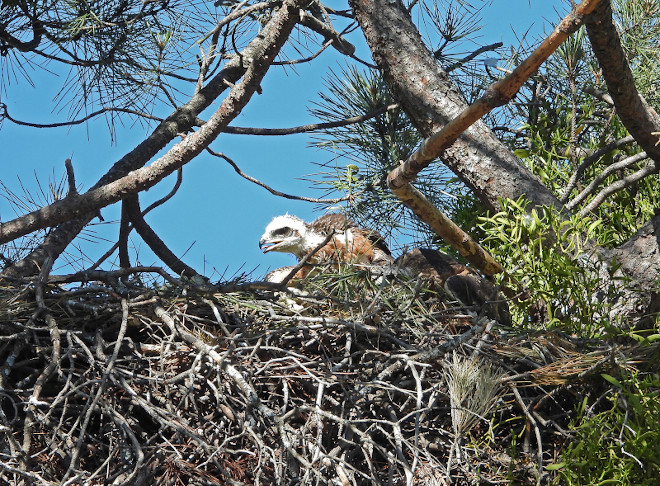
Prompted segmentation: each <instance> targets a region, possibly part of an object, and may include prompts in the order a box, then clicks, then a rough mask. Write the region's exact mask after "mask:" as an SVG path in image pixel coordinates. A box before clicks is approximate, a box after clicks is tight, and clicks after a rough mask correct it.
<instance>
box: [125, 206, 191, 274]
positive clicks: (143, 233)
mask: <svg viewBox="0 0 660 486" xmlns="http://www.w3.org/2000/svg"><path fill="white" fill-rule="evenodd" d="M123 208H126V215H127V216H128V218H129V219H130V221H131V223H133V228H135V231H137V233H138V234H139V235H140V237H141V238H142V239H143V240H144V242H145V243H146V244H147V245H149V248H151V251H153V252H154V254H155V255H156V256H157V257H158V258H160V259H161V260H162V261H163V263H165V265H167V266H168V267H170V268H171V269H172V270H174V271H175V272H176V273H178V274H179V275H181V276H182V277H186V278H188V279H197V278H203V277H202V276H201V275H200V274H199V273H198V272H197V271H196V270H195V269H194V268H192V267H190V266H188V265H186V264H185V263H184V262H183V261H181V259H180V258H179V257H177V256H176V255H175V254H174V252H173V251H172V250H170V249H169V248H168V247H167V245H166V244H165V243H164V242H163V240H161V239H160V238H159V236H158V235H157V234H156V232H155V231H154V230H153V229H152V228H151V226H149V225H148V224H147V222H146V221H145V220H144V218H143V217H142V214H141V211H140V201H139V198H138V195H137V194H135V195H132V196H129V197H127V198H126V199H124V200H123V201H122V209H123Z"/></svg>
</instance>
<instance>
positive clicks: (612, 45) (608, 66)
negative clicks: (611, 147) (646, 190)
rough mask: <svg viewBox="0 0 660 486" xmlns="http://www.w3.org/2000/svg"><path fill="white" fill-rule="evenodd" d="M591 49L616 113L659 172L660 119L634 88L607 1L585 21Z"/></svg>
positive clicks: (609, 4) (601, 3)
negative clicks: (659, 139) (654, 133)
mask: <svg viewBox="0 0 660 486" xmlns="http://www.w3.org/2000/svg"><path fill="white" fill-rule="evenodd" d="M585 24H586V26H587V33H588V34H589V41H591V47H592V48H593V50H594V54H596V58H597V59H598V65H599V66H600V67H601V70H602V72H603V78H604V79H605V83H606V84H607V90H608V92H609V94H610V96H611V97H612V100H613V101H614V106H615V107H616V112H617V114H618V115H619V118H621V121H622V122H623V125H624V126H625V127H626V128H627V129H628V131H629V132H630V134H631V135H632V136H633V137H635V141H636V142H637V143H638V144H639V146H640V147H642V150H644V151H645V152H646V153H647V154H648V156H649V157H651V158H652V159H653V160H654V162H655V164H656V168H658V169H660V145H658V143H657V142H658V136H657V135H653V132H660V117H659V116H658V114H657V113H656V112H655V110H654V109H653V108H651V107H650V106H649V105H648V104H647V103H646V100H645V99H644V98H643V97H642V95H640V94H639V92H638V91H637V88H636V87H635V80H634V78H633V74H632V71H631V70H630V66H629V65H628V59H627V58H626V53H625V52H624V51H623V46H622V45H621V39H620V38H619V34H618V33H617V30H616V27H615V25H614V21H613V19H612V5H611V3H610V0H603V1H602V2H600V4H599V5H598V7H596V9H595V10H594V11H593V12H592V13H591V15H589V16H588V17H587V18H586V19H585Z"/></svg>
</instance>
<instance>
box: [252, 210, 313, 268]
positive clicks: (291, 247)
mask: <svg viewBox="0 0 660 486" xmlns="http://www.w3.org/2000/svg"><path fill="white" fill-rule="evenodd" d="M310 239H312V240H316V239H315V238H313V235H312V234H311V231H310V230H309V228H308V226H307V225H306V224H305V222H304V221H303V220H302V219H300V218H297V217H295V216H291V215H289V214H285V215H284V216H277V217H276V218H275V219H273V220H272V221H271V222H270V223H269V224H268V226H266V231H265V232H264V234H263V236H262V237H261V239H260V240H259V248H261V249H262V250H263V252H264V253H268V252H269V251H281V252H283V253H293V254H294V255H295V256H296V257H298V258H302V257H303V256H304V255H305V254H306V253H307V252H308V251H309V249H310V245H312V246H311V247H312V248H313V247H314V246H313V245H314V243H313V241H310Z"/></svg>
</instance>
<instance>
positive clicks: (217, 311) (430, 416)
mask: <svg viewBox="0 0 660 486" xmlns="http://www.w3.org/2000/svg"><path fill="white" fill-rule="evenodd" d="M348 288H349V286H346V287H342V289H343V290H342V292H339V291H338V290H337V288H334V289H332V288H329V287H328V288H326V289H325V290H326V291H328V292H326V293H324V294H322V295H307V294H300V293H298V294H297V295H296V293H291V292H289V293H280V292H269V291H259V290H255V291H250V292H235V293H218V294H214V295H210V294H207V295H199V296H193V295H188V296H184V295H182V293H181V291H180V290H179V289H176V288H172V287H168V288H160V289H158V288H154V287H144V286H141V285H138V284H137V283H135V284H127V283H123V284H121V285H119V284H117V283H115V284H114V285H110V284H108V285H106V284H81V285H80V286H78V287H69V288H66V289H65V288H62V287H58V286H50V287H44V286H39V285H36V284H33V283H27V284H25V285H11V286H5V287H4V288H2V289H1V294H0V366H1V368H0V403H1V408H0V410H1V412H2V413H1V414H0V419H1V423H0V427H1V428H0V482H3V483H9V484H65V483H66V484H89V485H94V484H172V485H178V484H181V485H184V484H200V485H202V484H292V481H293V482H297V484H341V485H351V484H352V485H358V484H379V483H381V484H420V485H421V484H438V485H442V484H476V483H479V482H480V481H482V480H489V481H498V480H502V479H504V478H505V477H506V478H510V477H511V476H512V474H513V475H514V476H517V477H518V478H519V479H520V480H521V481H522V482H527V481H529V482H532V483H535V482H536V481H537V480H538V479H539V475H540V474H542V469H541V468H542V466H543V465H544V464H546V463H548V462H549V461H551V460H552V459H553V457H552V456H551V453H550V452H549V451H550V449H551V447H549V446H550V445H552V444H553V442H556V438H555V437H556V430H554V429H553V430H551V431H550V430H548V431H546V430H542V431H541V432H542V434H543V436H542V440H541V441H537V442H536V443H532V444H531V445H530V447H529V450H530V455H529V458H532V461H531V462H530V460H529V458H528V456H525V455H523V457H522V458H521V459H520V460H518V461H516V460H514V459H512V458H510V457H508V456H507V455H506V451H507V450H508V446H509V441H510V436H509V433H510V429H511V426H510V425H507V426H506V427H502V428H501V429H500V428H498V427H497V426H494V427H493V426H490V424H489V420H491V418H492V413H493V412H492V411H491V410H492V409H493V407H496V409H497V411H496V412H495V414H496V418H498V417H499V419H501V420H502V421H503V420H505V419H511V417H519V419H518V422H517V423H518V424H519V426H520V427H528V426H529V421H532V422H533V424H532V425H533V426H534V427H539V426H538V424H537V422H536V421H535V419H534V418H533V417H531V415H524V413H523V412H522V411H521V410H526V407H527V404H528V403H530V402H532V401H536V402H538V401H539V399H540V397H541V395H543V394H545V393H547V391H546V390H543V389H541V388H538V387H530V386H529V384H530V383H532V384H533V383H544V384H548V383H550V384H558V385H559V384H560V385H562V387H561V391H560V392H558V393H556V395H557V396H559V395H562V400H559V399H557V397H555V400H554V401H553V400H547V401H546V404H545V405H544V407H545V408H543V407H540V408H538V409H537V410H536V412H535V413H537V415H538V414H549V415H552V414H555V415H562V414H564V415H565V414H566V412H567V411H568V410H570V407H572V404H573V399H574V398H575V396H579V395H581V394H582V392H583V390H579V391H578V392H575V393H574V392H572V391H571V389H570V386H569V384H570V383H571V382H574V381H575V380H584V379H585V378H587V377H588V376H589V370H591V371H593V372H598V371H600V370H602V369H603V368H605V367H607V368H608V369H610V368H612V367H613V366H614V367H616V366H619V365H620V364H621V363H622V362H626V363H628V362H629V359H628V358H629V357H630V356H631V355H632V354H634V352H633V351H630V350H627V351H626V350H624V349H623V348H617V349H616V350H615V351H613V350H611V349H609V348H608V349H607V350H606V349H604V348H603V349H598V350H593V349H588V347H585V348H584V349H580V348H579V346H577V345H576V344H575V343H574V342H572V341H570V340H567V339H565V338H563V337H560V335H558V334H554V335H553V334H543V335H529V336H526V338H525V339H524V340H523V339H521V338H520V336H516V337H515V338H512V339H509V340H506V341H502V340H498V339H496V338H495V337H494V335H496V332H495V331H496V330H497V325H498V324H497V323H496V322H495V321H492V320H490V319H487V318H485V317H479V316H478V314H475V313H470V312H467V311H466V309H462V308H460V307H453V306H452V303H451V302H446V301H445V299H444V297H443V296H437V295H429V294H423V293H420V292H419V289H418V288H414V287H409V286H406V285H404V284H401V285H398V284H386V285H381V286H380V287H374V286H373V285H372V283H371V282H370V281H369V282H367V283H365V284H364V285H362V286H357V287H352V288H357V289H360V290H359V291H356V293H354V294H346V293H345V292H344V291H345V290H346V289H348ZM549 341H552V346H549V345H548V344H547V342H549ZM544 343H546V344H544ZM534 349H535V350H536V351H530V350H534ZM539 349H541V350H542V352H538V350H539ZM630 349H634V348H630ZM646 352H647V353H648V350H647V351H646ZM626 353H628V354H626ZM606 357H607V360H605V358H606ZM623 357H626V359H623ZM638 358H639V356H638ZM461 360H463V361H461ZM461 362H463V363H468V362H470V363H472V362H474V363H484V364H485V366H486V368H487V369H488V370H495V369H497V370H500V371H498V373H500V374H501V377H500V378H499V381H500V382H501V383H502V384H506V385H507V386H504V387H503V388H502V389H501V391H499V392H497V393H493V395H492V403H491V404H490V406H489V407H485V408H484V407H481V405H483V404H480V407H479V414H478V415H477V416H476V417H477V418H476V419H475V417H470V413H471V410H470V405H469V400H463V401H462V402H461V401H460V400H459V401H456V397H453V399H452V396H451V390H450V389H448V387H447V380H446V377H447V376H448V371H447V370H449V372H450V374H451V372H452V371H451V370H452V368H451V366H458V364H460V363H461ZM452 363H454V364H453V365H452ZM594 364H598V367H594ZM475 366H481V365H479V364H475ZM628 366H629V365H628ZM486 368H484V369H486ZM502 370H506V371H502ZM489 373H491V375H489V376H490V377H491V378H490V379H491V380H492V379H495V378H492V377H493V376H496V375H494V374H492V373H493V372H492V371H489ZM468 374H469V373H468ZM504 374H506V376H505V375H504ZM477 375H478V372H477ZM452 376H454V375H452ZM456 376H458V375H456ZM453 379H454V380H455V379H456V378H455V377H454V378H453ZM474 383H478V379H477V380H476V381H474ZM518 383H520V384H524V385H527V386H526V387H524V388H520V390H519V389H518V387H517V385H518ZM454 385H455V383H454V384H453V385H452V387H453V386H454ZM470 386H473V385H470V383H468V382H466V383H464V384H463V387H462V388H461V389H462V390H463V391H464V392H465V391H466V390H467V392H468V393H469V390H470V388H469V387H470ZM560 403H562V405H560ZM562 407H564V408H563V409H562ZM458 410H460V412H461V413H460V414H457V413H456V412H457V411H458ZM466 414H467V415H466ZM483 414H488V415H483ZM459 415H460V416H462V417H464V418H469V420H468V422H469V424H470V425H469V429H470V430H466V428H465V426H464V424H463V426H461V427H458V426H457V424H455V423H454V424H452V417H453V416H459ZM454 420H456V419H454ZM514 423H515V420H514ZM489 427H490V429H491V433H490V435H489V436H488V435H487V436H485V437H486V438H484V433H485V432H486V431H487V430H489ZM560 429H561V428H560ZM562 430H563V429H562ZM546 432H547V433H546ZM457 434H460V435H461V436H460V437H458V436H457ZM480 437H481V438H480ZM478 438H480V439H478ZM467 444H469V445H470V447H467ZM468 451H471V452H468ZM458 452H460V454H458ZM456 456H460V457H461V461H460V462H459V461H456V460H453V459H452V458H455V457H456ZM530 463H531V464H532V466H531V467H530ZM534 464H536V467H535V466H534Z"/></svg>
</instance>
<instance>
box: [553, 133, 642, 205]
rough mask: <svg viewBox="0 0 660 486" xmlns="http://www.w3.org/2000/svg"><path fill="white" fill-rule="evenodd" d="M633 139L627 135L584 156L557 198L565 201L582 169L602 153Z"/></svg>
mask: <svg viewBox="0 0 660 486" xmlns="http://www.w3.org/2000/svg"><path fill="white" fill-rule="evenodd" d="M634 141H635V138H634V137H633V136H632V135H628V136H627V137H624V138H621V139H619V140H615V141H614V142H611V143H608V144H607V145H606V146H604V147H603V148H601V149H599V150H597V151H596V152H594V153H593V154H591V155H590V156H589V157H587V158H585V159H584V160H583V161H582V163H581V164H580V165H579V166H578V168H577V169H575V172H574V173H573V175H572V176H571V179H570V180H569V181H568V185H567V186H566V189H564V193H563V194H562V195H561V198H559V201H560V202H562V203H565V202H566V201H567V200H568V198H569V196H570V195H571V192H573V189H575V186H577V182H578V179H579V178H580V177H582V174H584V171H585V170H587V169H588V168H589V167H591V165H592V164H593V163H595V162H596V161H597V160H598V159H600V158H601V157H602V156H603V155H605V154H607V153H609V152H611V151H612V150H616V149H618V148H620V147H623V146H624V145H627V144H629V143H632V142H634Z"/></svg>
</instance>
